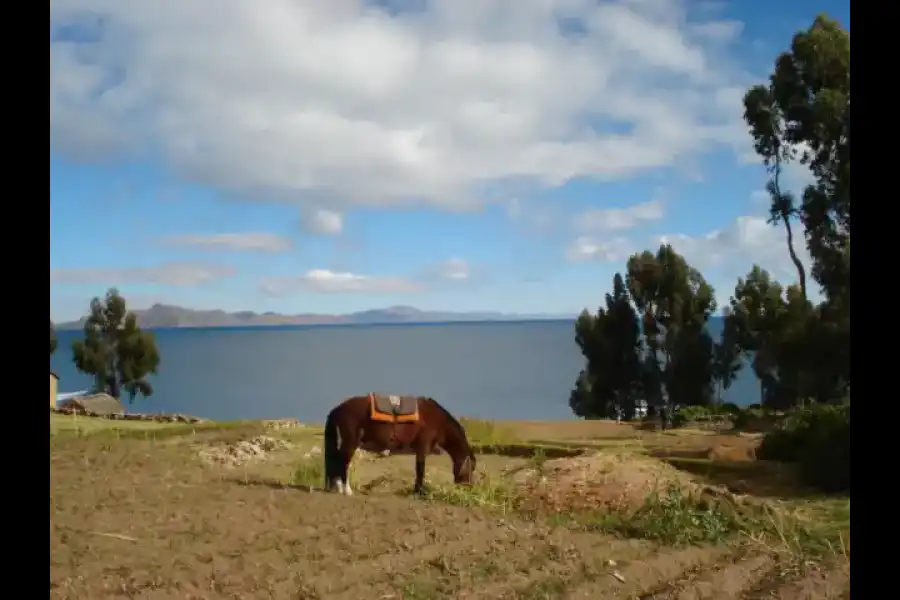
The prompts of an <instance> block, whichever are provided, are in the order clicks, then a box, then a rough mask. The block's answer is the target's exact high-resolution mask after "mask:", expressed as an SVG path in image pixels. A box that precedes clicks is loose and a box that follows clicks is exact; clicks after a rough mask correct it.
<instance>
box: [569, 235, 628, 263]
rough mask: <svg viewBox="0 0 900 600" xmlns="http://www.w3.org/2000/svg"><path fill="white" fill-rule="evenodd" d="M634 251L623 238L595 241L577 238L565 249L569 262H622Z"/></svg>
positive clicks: (587, 238) (582, 237)
mask: <svg viewBox="0 0 900 600" xmlns="http://www.w3.org/2000/svg"><path fill="white" fill-rule="evenodd" d="M633 251H634V246H633V245H632V244H630V243H629V242H628V241H627V240H625V239H623V238H615V239H612V240H607V241H603V242H600V241H597V240H595V239H592V238H589V237H587V236H581V237H577V238H575V239H574V240H572V243H570V244H569V246H568V247H566V251H565V255H566V259H567V260H569V261H570V262H585V261H589V260H593V261H602V262H623V261H625V260H626V259H627V258H628V256H629V255H630V254H631V253H632V252H633Z"/></svg>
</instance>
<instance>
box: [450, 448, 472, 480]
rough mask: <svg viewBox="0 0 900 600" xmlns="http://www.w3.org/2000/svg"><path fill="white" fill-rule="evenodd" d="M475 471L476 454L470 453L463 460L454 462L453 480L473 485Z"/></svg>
mask: <svg viewBox="0 0 900 600" xmlns="http://www.w3.org/2000/svg"><path fill="white" fill-rule="evenodd" d="M474 473H475V454H474V453H468V454H467V455H466V456H465V457H464V458H463V459H462V460H460V461H454V463H453V482H454V483H458V484H462V485H471V484H472V479H473V477H472V476H473V475H474Z"/></svg>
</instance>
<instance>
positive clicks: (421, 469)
mask: <svg viewBox="0 0 900 600" xmlns="http://www.w3.org/2000/svg"><path fill="white" fill-rule="evenodd" d="M413 493H415V494H419V495H421V494H424V493H425V449H424V448H423V447H422V446H421V445H419V446H418V447H417V448H416V484H415V486H414V487H413Z"/></svg>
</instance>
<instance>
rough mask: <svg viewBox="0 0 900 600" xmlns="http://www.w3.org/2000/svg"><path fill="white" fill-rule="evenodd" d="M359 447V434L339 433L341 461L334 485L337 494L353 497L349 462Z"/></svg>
mask: <svg viewBox="0 0 900 600" xmlns="http://www.w3.org/2000/svg"><path fill="white" fill-rule="evenodd" d="M358 446H359V432H350V431H343V430H342V431H341V460H340V461H339V462H340V465H338V472H337V473H336V475H337V477H336V485H337V491H338V493H339V494H343V495H345V496H352V495H353V488H351V487H350V462H351V461H352V460H353V455H354V454H355V453H356V449H357V447H358Z"/></svg>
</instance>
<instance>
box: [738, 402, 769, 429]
mask: <svg viewBox="0 0 900 600" xmlns="http://www.w3.org/2000/svg"><path fill="white" fill-rule="evenodd" d="M765 419H766V413H765V412H764V411H763V409H762V408H761V407H760V406H759V405H758V404H757V405H755V407H754V405H750V406H748V407H747V408H745V409H743V410H741V409H740V408H738V412H736V413H735V414H734V415H732V417H731V424H732V425H733V426H734V427H735V428H736V429H745V428H747V427H749V426H750V425H753V424H759V423H761V422H763V421H764V420H765Z"/></svg>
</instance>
